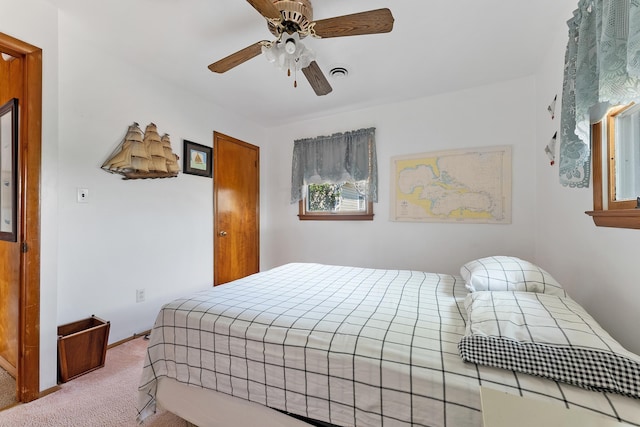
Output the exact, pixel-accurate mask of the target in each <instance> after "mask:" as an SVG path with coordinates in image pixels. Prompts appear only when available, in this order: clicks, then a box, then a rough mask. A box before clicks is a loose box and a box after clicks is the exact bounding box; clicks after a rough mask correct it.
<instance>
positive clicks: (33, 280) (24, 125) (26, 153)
mask: <svg viewBox="0 0 640 427" xmlns="http://www.w3.org/2000/svg"><path fill="white" fill-rule="evenodd" d="M0 52H3V53H5V54H9V55H10V56H12V57H13V58H14V59H13V60H11V61H5V59H4V58H0V63H1V65H0V105H1V104H4V103H5V102H6V101H7V100H9V99H11V98H17V99H18V110H19V115H18V119H19V125H18V128H19V133H18V175H19V178H18V182H17V183H15V184H16V186H17V187H18V195H19V196H18V197H19V200H18V224H17V226H18V228H17V241H16V242H7V241H2V242H0V313H2V314H1V315H0V324H1V326H0V341H2V344H0V354H1V355H2V358H3V359H4V362H6V363H7V364H9V365H10V366H12V367H14V368H15V374H16V383H17V389H18V390H17V397H18V400H19V401H21V402H29V401H31V400H34V399H36V398H38V396H39V394H40V375H39V371H40V163H41V146H42V127H41V126H42V50H41V49H39V48H37V47H35V46H32V45H30V44H27V43H25V42H23V41H21V40H18V39H15V38H13V37H11V36H8V35H6V34H3V33H0Z"/></svg>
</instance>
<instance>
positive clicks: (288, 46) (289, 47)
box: [284, 38, 296, 55]
mask: <svg viewBox="0 0 640 427" xmlns="http://www.w3.org/2000/svg"><path fill="white" fill-rule="evenodd" d="M284 50H285V52H287V53H288V54H289V55H293V54H294V53H296V42H295V40H293V39H292V38H291V39H287V41H286V42H284Z"/></svg>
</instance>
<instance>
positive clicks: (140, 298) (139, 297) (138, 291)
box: [136, 289, 145, 302]
mask: <svg viewBox="0 0 640 427" xmlns="http://www.w3.org/2000/svg"><path fill="white" fill-rule="evenodd" d="M144 294H145V292H144V289H136V302H144V297H145V295H144Z"/></svg>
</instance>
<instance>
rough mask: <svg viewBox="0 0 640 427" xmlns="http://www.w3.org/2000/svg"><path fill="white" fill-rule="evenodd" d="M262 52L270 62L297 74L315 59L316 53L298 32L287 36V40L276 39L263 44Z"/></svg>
mask: <svg viewBox="0 0 640 427" xmlns="http://www.w3.org/2000/svg"><path fill="white" fill-rule="evenodd" d="M262 53H264V56H265V58H266V59H267V61H268V62H271V63H272V64H274V65H275V66H276V67H278V68H279V69H280V70H283V71H285V70H286V71H287V74H289V75H291V74H292V73H293V74H295V73H296V72H297V71H298V70H302V69H303V68H306V67H308V66H309V64H311V62H312V61H314V60H315V53H314V52H313V51H312V50H311V49H309V48H307V47H306V46H305V45H304V44H303V43H302V42H301V41H300V38H299V36H298V34H297V33H294V34H292V35H290V36H287V37H286V40H285V41H283V40H282V39H280V40H276V41H275V42H273V43H270V44H268V45H263V46H262Z"/></svg>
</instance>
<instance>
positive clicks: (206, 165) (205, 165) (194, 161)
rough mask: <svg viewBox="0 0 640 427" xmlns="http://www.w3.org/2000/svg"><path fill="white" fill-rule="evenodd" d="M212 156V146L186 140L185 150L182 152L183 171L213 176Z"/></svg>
mask: <svg viewBox="0 0 640 427" xmlns="http://www.w3.org/2000/svg"><path fill="white" fill-rule="evenodd" d="M211 158H212V149H211V147H207V146H206V145H201V144H196V143H195V142H191V141H187V140H186V139H185V140H184V151H183V152H182V161H183V167H182V172H183V173H188V174H191V175H200V176H206V177H209V178H211V177H212V173H213V170H212V168H211V165H212V163H213V162H212V161H211Z"/></svg>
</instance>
